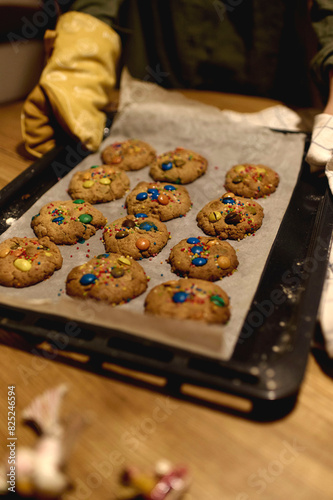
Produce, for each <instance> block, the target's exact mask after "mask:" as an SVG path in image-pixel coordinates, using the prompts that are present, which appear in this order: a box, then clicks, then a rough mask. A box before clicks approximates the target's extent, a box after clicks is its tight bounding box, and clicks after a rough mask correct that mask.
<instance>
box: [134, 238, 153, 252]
mask: <svg viewBox="0 0 333 500" xmlns="http://www.w3.org/2000/svg"><path fill="white" fill-rule="evenodd" d="M135 244H136V246H137V248H138V249H139V250H147V248H149V246H150V242H149V240H147V239H146V238H139V239H138V240H136V243H135Z"/></svg>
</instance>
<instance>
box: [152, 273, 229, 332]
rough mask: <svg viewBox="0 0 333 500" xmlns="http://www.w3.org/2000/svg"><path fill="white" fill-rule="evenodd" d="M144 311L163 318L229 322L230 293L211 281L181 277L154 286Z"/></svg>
mask: <svg viewBox="0 0 333 500" xmlns="http://www.w3.org/2000/svg"><path fill="white" fill-rule="evenodd" d="M145 312H146V313H149V314H154V315H158V316H162V317H170V318H177V319H192V320H198V321H205V322H206V323H226V322H227V321H228V319H229V317H230V310H229V298H228V295H227V294H226V293H225V292H224V290H222V289H221V288H220V287H219V286H218V285H216V284H215V283H212V282H211V281H204V280H196V279H191V278H181V279H180V280H171V281H167V282H165V283H162V284H161V285H157V286H155V287H154V288H153V289H152V290H151V291H150V292H149V293H148V295H147V297H146V300H145Z"/></svg>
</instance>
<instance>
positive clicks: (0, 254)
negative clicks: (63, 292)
mask: <svg viewBox="0 0 333 500" xmlns="http://www.w3.org/2000/svg"><path fill="white" fill-rule="evenodd" d="M61 266H62V256H61V253H60V251H59V249H58V247H57V246H56V245H55V244H54V243H52V241H50V240H49V238H47V237H44V238H40V239H37V238H17V237H14V238H9V239H7V240H5V241H3V242H2V243H0V285H3V286H7V287H15V288H23V287H26V286H31V285H35V284H36V283H40V282H41V281H44V280H45V279H46V278H49V277H50V276H52V274H53V273H54V271H56V270H58V269H60V268H61Z"/></svg>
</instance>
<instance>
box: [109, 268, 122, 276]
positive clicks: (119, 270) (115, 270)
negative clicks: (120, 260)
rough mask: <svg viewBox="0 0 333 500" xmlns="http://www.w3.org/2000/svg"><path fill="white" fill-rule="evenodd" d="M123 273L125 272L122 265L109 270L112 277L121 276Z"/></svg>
mask: <svg viewBox="0 0 333 500" xmlns="http://www.w3.org/2000/svg"><path fill="white" fill-rule="evenodd" d="M124 274H125V271H124V269H123V268H122V267H114V268H112V270H111V275H112V276H113V277H114V278H121V277H122V276H124Z"/></svg>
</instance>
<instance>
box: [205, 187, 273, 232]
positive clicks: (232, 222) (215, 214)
mask: <svg viewBox="0 0 333 500" xmlns="http://www.w3.org/2000/svg"><path fill="white" fill-rule="evenodd" d="M263 217H264V211H263V208H262V206H261V205H259V203H257V202H256V201H254V200H249V199H247V198H242V197H240V196H236V195H234V194H233V193H225V194H224V195H223V196H221V198H219V199H217V200H213V201H210V202H209V203H207V205H205V206H204V208H203V209H202V210H200V212H199V213H198V215H197V222H198V226H199V227H200V228H201V229H202V230H203V232H204V233H206V234H208V235H209V236H216V237H218V238H219V239H221V240H226V239H231V240H242V239H243V238H244V236H246V235H247V234H250V233H254V232H255V231H257V230H258V229H259V228H260V227H261V224H262V220H263Z"/></svg>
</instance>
